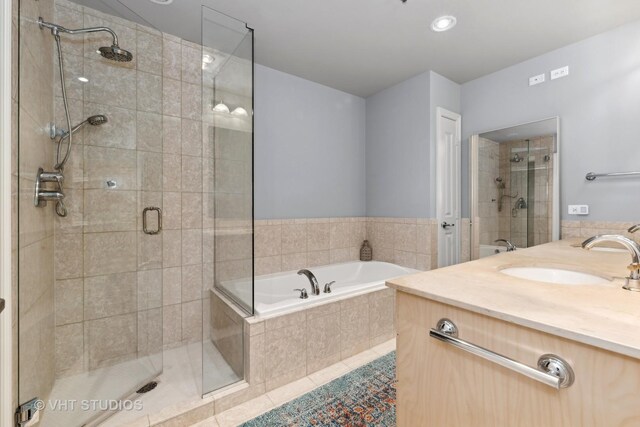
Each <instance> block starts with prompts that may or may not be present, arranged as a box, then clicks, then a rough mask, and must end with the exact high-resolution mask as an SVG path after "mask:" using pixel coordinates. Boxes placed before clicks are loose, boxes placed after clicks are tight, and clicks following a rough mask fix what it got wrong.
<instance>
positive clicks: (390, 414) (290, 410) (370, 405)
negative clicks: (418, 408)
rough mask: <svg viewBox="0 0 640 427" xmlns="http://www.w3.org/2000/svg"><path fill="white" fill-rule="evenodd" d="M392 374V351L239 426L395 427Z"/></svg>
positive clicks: (393, 358) (394, 364)
mask: <svg viewBox="0 0 640 427" xmlns="http://www.w3.org/2000/svg"><path fill="white" fill-rule="evenodd" d="M395 374H396V353H395V351H394V352H391V353H389V354H387V355H386V356H383V357H381V358H379V359H376V360H374V361H373V362H371V363H369V364H367V365H364V366H362V367H360V368H358V369H356V370H354V371H353V372H350V373H348V374H347V375H344V376H342V377H340V378H337V379H335V380H333V381H331V382H330V383H328V384H325V385H323V386H320V387H319V388H317V389H315V390H313V391H311V392H309V393H307V394H304V395H302V396H300V397H298V398H297V399H295V400H292V401H291V402H288V403H285V404H284V405H282V406H280V407H278V408H275V409H273V410H271V411H270V412H267V413H265V414H263V415H260V416H259V417H257V418H254V419H253V420H251V421H247V422H246V423H244V424H242V427H272V426H273V427H276V426H296V427H302V426H349V427H357V426H395V425H396V384H395V383H396V380H395Z"/></svg>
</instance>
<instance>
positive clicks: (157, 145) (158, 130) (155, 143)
mask: <svg viewBox="0 0 640 427" xmlns="http://www.w3.org/2000/svg"><path fill="white" fill-rule="evenodd" d="M163 129H164V128H163V124H162V115H160V114H156V113H148V112H144V111H138V112H137V116H136V147H137V149H138V150H144V151H154V152H156V153H161V152H162V150H163V147H162V145H163V144H162V139H163Z"/></svg>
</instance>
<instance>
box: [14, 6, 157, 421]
mask: <svg viewBox="0 0 640 427" xmlns="http://www.w3.org/2000/svg"><path fill="white" fill-rule="evenodd" d="M45 3H47V4H48V6H47V4H45ZM25 6H29V7H25ZM39 16H42V17H43V18H44V20H46V21H48V22H52V23H60V24H61V25H66V26H68V27H71V28H79V27H82V26H93V27H97V26H104V27H109V28H112V29H113V30H114V31H115V32H116V33H117V34H118V38H119V43H120V47H121V48H122V49H126V50H128V51H130V52H131V53H132V54H133V60H132V61H130V62H115V61H111V60H109V59H107V58H105V57H103V56H102V55H101V54H100V53H99V50H98V49H99V48H100V47H102V46H111V44H112V39H111V36H110V35H109V34H105V33H94V34H91V35H87V36H71V35H64V34H63V35H62V36H61V50H62V53H63V63H64V72H65V75H66V79H65V81H66V94H67V98H68V99H67V101H68V105H69V113H70V118H71V122H72V127H76V125H78V124H81V123H83V121H85V120H86V123H85V124H84V125H82V126H79V127H78V128H77V130H76V132H75V133H74V134H73V144H72V146H71V150H70V157H69V161H68V162H67V164H66V165H65V166H64V168H62V169H61V170H60V171H59V172H61V173H62V175H63V176H64V181H63V184H62V187H61V191H62V193H64V199H63V201H64V205H65V210H66V215H65V216H61V215H60V214H61V213H62V214H65V212H63V211H62V210H58V211H56V209H55V204H56V202H55V201H49V202H47V204H46V205H44V204H41V205H40V206H39V207H36V206H34V187H35V184H36V175H37V170H38V168H43V169H44V170H45V171H54V159H55V148H56V143H55V141H54V140H52V138H51V137H50V135H49V133H48V130H50V129H53V126H51V125H49V123H53V124H54V125H55V127H56V128H57V129H59V130H62V131H61V132H60V133H59V134H58V136H55V135H54V139H58V138H60V135H61V133H62V132H66V131H68V125H67V121H66V114H65V112H64V108H63V105H64V101H63V97H62V90H61V84H60V76H59V73H58V64H59V60H58V56H57V52H56V50H55V42H54V37H53V36H51V34H50V32H49V30H47V29H40V28H39V26H38V24H37V19H38V17H39ZM152 35H153V30H151V29H145V28H142V27H141V26H137V27H136V26H135V25H133V26H126V25H123V23H122V21H119V20H117V19H115V18H113V19H111V18H110V17H109V16H108V15H105V14H100V13H97V12H95V11H89V10H88V9H83V8H81V7H75V6H74V5H73V4H71V3H66V2H65V3H64V4H58V3H55V4H53V5H52V2H42V1H41V2H37V1H35V0H24V1H22V2H21V7H20V38H21V43H20V50H19V61H20V70H21V71H20V91H19V159H20V160H19V162H18V163H19V164H18V172H19V183H18V200H19V203H18V210H19V211H18V223H19V233H18V234H19V243H18V260H19V261H18V264H19V265H18V275H19V278H18V305H19V310H18V311H19V313H18V316H19V317H18V329H19V332H18V334H19V384H18V395H19V403H20V404H23V403H25V402H28V401H31V400H32V399H34V398H37V399H39V402H37V403H34V405H37V406H36V408H38V409H41V412H40V419H41V421H40V424H39V425H41V426H46V427H48V426H55V427H58V426H60V427H63V426H64V427H73V426H80V425H92V424H93V423H95V422H97V421H98V420H99V419H102V418H103V417H104V416H105V415H108V414H109V413H110V412H114V411H119V410H128V411H136V410H137V409H140V408H137V407H136V406H135V405H134V403H133V402H128V401H123V399H126V398H128V397H130V396H131V395H132V393H134V392H135V391H136V390H137V389H138V388H140V387H141V386H143V385H145V384H147V383H148V382H149V381H151V380H152V379H153V378H155V377H156V376H157V375H158V374H159V373H160V372H161V371H162V259H163V256H162V255H163V247H162V238H163V235H162V231H161V230H160V219H161V217H160V216H159V214H160V210H161V209H162V202H163V200H162V192H161V191H162V184H163V182H162V111H160V110H159V108H161V105H162V104H161V100H162V77H161V74H160V73H158V72H157V71H156V72H155V73H154V70H153V69H151V67H149V62H148V58H146V59H147V60H146V61H142V60H140V57H141V56H142V55H143V54H144V53H145V52H143V51H142V49H140V50H138V49H137V47H138V46H139V45H140V44H139V42H140V40H145V41H149V40H150V39H151V38H152V37H151V36H152ZM160 46H161V45H160ZM147 49H149V47H148V46H147ZM143 65H144V68H143ZM96 116H104V117H105V118H106V121H104V120H99V121H98V120H92V119H90V118H91V117H96ZM65 149H66V148H65ZM53 185H54V183H51V182H49V183H45V184H44V186H45V187H46V188H47V189H50V190H58V189H59V188H57V187H54V186H53ZM149 208H151V209H149ZM145 209H147V210H146V224H145V221H144V218H143V212H145ZM145 225H146V233H145V231H144V228H145ZM105 411H106V412H105ZM134 418H135V416H134Z"/></svg>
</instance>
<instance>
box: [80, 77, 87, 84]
mask: <svg viewBox="0 0 640 427" xmlns="http://www.w3.org/2000/svg"><path fill="white" fill-rule="evenodd" d="M78 80H80V81H81V82H82V83H87V82H88V81H89V79H88V78H86V77H78Z"/></svg>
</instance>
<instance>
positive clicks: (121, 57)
mask: <svg viewBox="0 0 640 427" xmlns="http://www.w3.org/2000/svg"><path fill="white" fill-rule="evenodd" d="M38 25H40V28H48V29H50V30H51V34H53V36H54V37H56V39H59V37H60V33H66V34H86V33H98V32H105V33H109V34H111V37H112V39H113V40H112V43H111V46H109V47H101V48H99V49H98V51H99V52H100V55H102V56H103V57H104V58H107V59H110V60H112V61H117V62H129V61H131V60H132V59H133V55H132V54H131V52H129V51H126V50H124V49H122V48H121V47H120V46H119V45H118V36H117V35H116V33H115V31H113V30H112V29H111V28H109V27H89V28H79V29H77V30H70V29H68V28H65V27H63V26H62V25H58V24H52V23H51V22H45V21H44V19H42V18H38Z"/></svg>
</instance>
